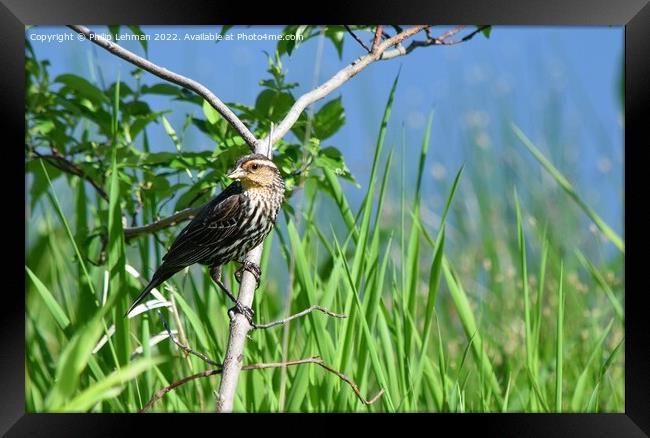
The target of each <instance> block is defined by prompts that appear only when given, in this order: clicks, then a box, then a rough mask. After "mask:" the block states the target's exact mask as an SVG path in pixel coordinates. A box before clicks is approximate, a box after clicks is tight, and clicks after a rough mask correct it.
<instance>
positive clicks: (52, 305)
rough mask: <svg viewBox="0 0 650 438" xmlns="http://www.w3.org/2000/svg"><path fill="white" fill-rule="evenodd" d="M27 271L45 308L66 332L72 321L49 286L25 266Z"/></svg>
mask: <svg viewBox="0 0 650 438" xmlns="http://www.w3.org/2000/svg"><path fill="white" fill-rule="evenodd" d="M25 270H26V271H27V274H28V275H29V278H31V279H32V282H34V286H36V291H37V292H38V294H39V295H40V296H41V299H42V300H43V302H44V303H45V307H46V308H47V309H48V310H49V311H50V313H51V314H52V316H53V317H54V320H55V321H56V323H57V324H58V325H59V327H60V328H61V330H65V329H66V328H67V327H68V326H69V325H70V320H69V319H68V317H67V316H66V314H65V312H64V311H63V309H62V308H61V306H60V305H59V303H58V302H57V301H56V298H54V296H53V295H52V292H50V290H49V289H48V288H47V286H45V285H44V284H43V282H42V281H41V280H39V278H38V277H37V276H36V274H34V273H33V272H32V271H31V270H30V269H29V268H28V267H27V266H25Z"/></svg>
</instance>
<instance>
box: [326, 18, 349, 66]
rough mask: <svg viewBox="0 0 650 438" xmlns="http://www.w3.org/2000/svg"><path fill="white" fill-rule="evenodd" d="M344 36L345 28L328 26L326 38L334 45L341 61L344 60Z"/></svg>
mask: <svg viewBox="0 0 650 438" xmlns="http://www.w3.org/2000/svg"><path fill="white" fill-rule="evenodd" d="M344 36H345V28H344V27H343V26H327V30H326V31H325V37H326V38H327V39H329V40H330V41H331V42H332V44H334V48H335V49H336V53H337V54H338V55H339V59H342V58H343V41H344V39H343V37H344Z"/></svg>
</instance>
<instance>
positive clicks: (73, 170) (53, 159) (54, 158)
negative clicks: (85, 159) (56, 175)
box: [31, 147, 108, 201]
mask: <svg viewBox="0 0 650 438" xmlns="http://www.w3.org/2000/svg"><path fill="white" fill-rule="evenodd" d="M31 152H32V153H33V154H34V155H35V156H37V157H38V158H41V159H43V160H46V161H47V162H48V163H50V164H51V165H52V166H54V167H56V168H57V169H59V170H61V171H62V172H65V173H69V174H71V175H75V176H78V177H79V178H81V179H83V180H86V181H88V182H89V183H90V185H91V186H93V188H94V189H95V190H96V191H97V193H98V194H99V196H101V197H102V198H104V199H105V200H106V201H108V193H106V190H104V189H103V187H102V186H101V185H100V184H99V183H98V182H97V181H95V180H94V179H92V178H91V177H90V175H88V174H87V173H86V172H85V171H84V170H83V169H82V168H81V167H79V165H78V164H77V163H75V162H73V161H70V160H68V159H67V158H65V157H64V156H63V155H62V154H61V153H60V152H59V151H58V150H57V149H56V148H54V147H52V155H43V154H41V153H40V152H38V151H37V150H35V149H32V150H31Z"/></svg>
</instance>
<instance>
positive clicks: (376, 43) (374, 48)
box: [370, 25, 384, 53]
mask: <svg viewBox="0 0 650 438" xmlns="http://www.w3.org/2000/svg"><path fill="white" fill-rule="evenodd" d="M383 29H384V26H382V25H378V26H377V29H375V38H374V39H373V40H372V49H371V50H370V52H372V53H375V52H376V51H377V50H378V49H379V43H380V42H381V35H382V31H383Z"/></svg>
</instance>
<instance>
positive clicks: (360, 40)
mask: <svg viewBox="0 0 650 438" xmlns="http://www.w3.org/2000/svg"><path fill="white" fill-rule="evenodd" d="M343 27H345V30H347V31H348V33H349V34H350V35H352V38H354V40H355V41H356V42H357V43H359V44H360V45H361V47H363V48H364V50H365V51H366V52H368V53H370V48H369V47H368V46H366V43H364V42H363V40H362V39H361V38H359V37H358V36H357V34H356V33H354V32H353V31H352V29H351V28H350V26H348V25H347V24H344V25H343Z"/></svg>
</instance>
